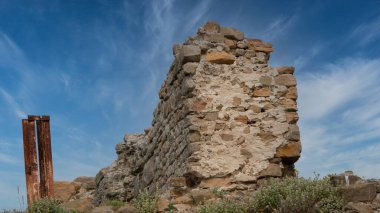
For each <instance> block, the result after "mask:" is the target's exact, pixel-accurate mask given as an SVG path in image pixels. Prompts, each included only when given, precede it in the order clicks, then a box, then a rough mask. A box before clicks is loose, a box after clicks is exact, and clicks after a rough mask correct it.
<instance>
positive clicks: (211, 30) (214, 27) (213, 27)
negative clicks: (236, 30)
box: [198, 21, 220, 34]
mask: <svg viewBox="0 0 380 213" xmlns="http://www.w3.org/2000/svg"><path fill="white" fill-rule="evenodd" d="M198 32H199V33H206V34H217V33H219V32H220V25H219V24H218V23H216V22H212V21H209V22H207V23H206V24H205V25H203V26H202V27H201V28H199V30H198Z"/></svg>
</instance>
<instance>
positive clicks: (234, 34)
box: [220, 27, 244, 41]
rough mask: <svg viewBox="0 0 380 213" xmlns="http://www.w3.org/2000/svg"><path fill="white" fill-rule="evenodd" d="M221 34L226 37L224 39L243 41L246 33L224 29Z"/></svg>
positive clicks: (228, 28)
mask: <svg viewBox="0 0 380 213" xmlns="http://www.w3.org/2000/svg"><path fill="white" fill-rule="evenodd" d="M220 33H221V34H222V35H224V37H226V38H229V39H233V40H237V41H241V40H243V39H244V33H242V32H240V31H239V30H236V29H234V28H230V27H222V28H221V29H220Z"/></svg>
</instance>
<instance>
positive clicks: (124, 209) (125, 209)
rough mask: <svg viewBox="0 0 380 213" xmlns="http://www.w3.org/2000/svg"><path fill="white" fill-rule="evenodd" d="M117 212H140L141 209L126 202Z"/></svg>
mask: <svg viewBox="0 0 380 213" xmlns="http://www.w3.org/2000/svg"><path fill="white" fill-rule="evenodd" d="M116 213H139V211H138V210H137V209H136V208H135V207H133V206H132V205H130V204H126V205H124V206H122V207H120V208H119V209H117V210H116Z"/></svg>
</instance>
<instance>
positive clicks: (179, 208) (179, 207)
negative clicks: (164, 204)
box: [174, 204, 193, 213]
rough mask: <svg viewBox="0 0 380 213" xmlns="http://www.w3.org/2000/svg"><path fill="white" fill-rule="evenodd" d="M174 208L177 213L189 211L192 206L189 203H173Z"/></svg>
mask: <svg viewBox="0 0 380 213" xmlns="http://www.w3.org/2000/svg"><path fill="white" fill-rule="evenodd" d="M174 208H175V209H177V211H176V212H178V213H188V212H189V213H190V212H191V209H193V206H192V205H189V204H175V205H174Z"/></svg>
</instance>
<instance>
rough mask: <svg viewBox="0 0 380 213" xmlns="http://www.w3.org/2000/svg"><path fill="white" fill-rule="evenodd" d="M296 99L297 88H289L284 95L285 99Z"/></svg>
mask: <svg viewBox="0 0 380 213" xmlns="http://www.w3.org/2000/svg"><path fill="white" fill-rule="evenodd" d="M297 97H298V93H297V88H295V87H289V89H288V91H287V93H286V94H285V98H290V99H293V100H296V99H297Z"/></svg>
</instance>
